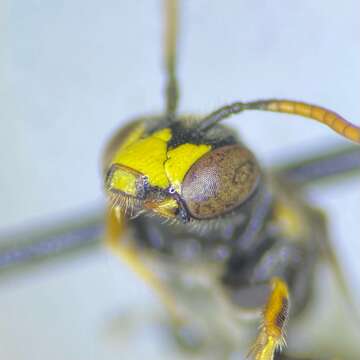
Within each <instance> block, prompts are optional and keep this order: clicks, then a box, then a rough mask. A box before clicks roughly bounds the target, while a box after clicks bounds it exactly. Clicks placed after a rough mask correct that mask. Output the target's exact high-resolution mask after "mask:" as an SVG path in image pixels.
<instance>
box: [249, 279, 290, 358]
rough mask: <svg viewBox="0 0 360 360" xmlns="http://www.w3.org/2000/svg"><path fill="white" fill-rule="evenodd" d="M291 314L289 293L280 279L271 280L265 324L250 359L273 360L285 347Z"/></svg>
mask: <svg viewBox="0 0 360 360" xmlns="http://www.w3.org/2000/svg"><path fill="white" fill-rule="evenodd" d="M288 314H289V291H288V287H287V285H286V283H285V282H284V281H283V280H281V279H280V278H273V279H272V280H271V293H270V296H269V298H268V301H267V303H266V305H265V308H264V311H263V322H262V324H261V327H260V331H259V334H258V337H257V339H256V341H255V344H254V345H253V347H252V349H251V351H250V354H249V357H250V358H251V359H254V360H273V359H274V354H275V351H276V350H277V349H278V348H281V347H282V346H284V345H285V337H284V335H285V331H284V328H285V325H286V321H287V318H288Z"/></svg>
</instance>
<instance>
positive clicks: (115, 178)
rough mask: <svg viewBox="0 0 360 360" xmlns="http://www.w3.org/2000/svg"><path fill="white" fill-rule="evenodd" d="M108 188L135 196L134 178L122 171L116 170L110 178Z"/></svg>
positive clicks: (132, 175)
mask: <svg viewBox="0 0 360 360" xmlns="http://www.w3.org/2000/svg"><path fill="white" fill-rule="evenodd" d="M110 187H111V188H112V189H115V190H119V191H122V192H124V193H125V194H128V195H131V196H136V177H135V175H134V174H131V173H130V172H128V171H126V170H124V169H116V170H115V171H114V172H113V174H112V176H111V181H110Z"/></svg>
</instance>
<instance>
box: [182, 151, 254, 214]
mask: <svg viewBox="0 0 360 360" xmlns="http://www.w3.org/2000/svg"><path fill="white" fill-rule="evenodd" d="M259 179H260V170H259V166H258V164H257V162H256V160H255V158H254V156H253V155H252V154H251V153H250V151H248V150H247V149H245V148H243V147H241V146H240V145H228V146H224V147H221V148H218V149H215V150H213V151H211V152H209V153H207V154H206V155H204V156H203V157H201V158H200V159H199V160H198V161H197V162H196V163H195V164H194V165H193V166H192V167H191V168H190V170H189V171H188V173H187V174H186V176H185V179H184V181H183V184H182V198H183V200H184V201H185V203H186V206H187V208H188V210H189V212H190V213H191V215H192V216H193V217H194V218H196V219H212V218H215V217H217V216H220V215H222V214H225V213H227V212H229V211H231V210H233V209H235V208H236V207H238V206H239V205H240V204H242V203H243V202H244V201H245V200H247V199H248V198H249V197H250V195H251V194H252V193H253V192H254V190H255V189H256V187H257V185H258V183H259Z"/></svg>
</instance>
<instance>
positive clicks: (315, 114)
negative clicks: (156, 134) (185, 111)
mask: <svg viewBox="0 0 360 360" xmlns="http://www.w3.org/2000/svg"><path fill="white" fill-rule="evenodd" d="M245 110H261V111H272V112H278V113H286V114H293V115H300V116H303V117H306V118H309V119H313V120H316V121H318V122H320V123H322V124H325V125H327V126H328V127H330V128H331V129H332V130H334V131H336V132H337V133H338V134H340V135H342V136H343V137H344V138H346V139H348V140H351V141H354V142H356V143H358V144H360V128H359V127H358V126H356V125H354V124H352V123H350V122H349V121H347V120H345V119H344V118H343V117H342V116H340V115H339V114H337V113H335V112H333V111H331V110H327V109H325V108H323V107H320V106H317V105H311V104H306V103H303V102H298V101H292V100H274V99H270V100H259V101H253V102H248V103H242V102H236V103H233V104H230V105H226V106H224V107H222V108H220V109H218V110H216V111H214V112H212V113H211V114H210V115H208V116H206V117H205V118H204V119H203V120H202V121H201V123H200V125H199V127H200V130H207V129H209V128H210V127H212V126H213V125H214V124H216V123H218V122H219V121H222V120H224V119H227V118H228V117H230V116H232V115H235V114H239V113H241V112H243V111H245Z"/></svg>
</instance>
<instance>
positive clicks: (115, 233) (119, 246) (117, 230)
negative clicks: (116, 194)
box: [105, 208, 183, 326]
mask: <svg viewBox="0 0 360 360" xmlns="http://www.w3.org/2000/svg"><path fill="white" fill-rule="evenodd" d="M125 225H126V224H125V217H124V214H123V213H122V212H121V211H119V209H118V208H113V209H109V210H108V212H107V215H106V230H105V242H106V245H107V246H108V248H109V249H110V250H111V252H113V253H114V254H115V255H116V256H117V257H119V258H120V259H121V260H122V261H123V262H124V263H125V264H126V265H127V266H129V268H130V269H132V270H133V271H134V272H135V273H136V274H137V275H138V276H139V277H140V278H141V279H142V280H143V281H144V282H145V283H146V284H148V285H149V286H150V287H151V288H152V289H153V290H155V292H156V293H157V294H158V296H159V298H160V299H161V301H162V303H163V304H164V305H165V307H166V308H167V310H168V312H169V315H170V317H171V320H172V321H173V323H174V325H176V326H180V325H182V323H183V320H182V317H181V316H180V314H179V311H178V308H177V306H176V303H175V299H174V298H173V296H172V294H171V293H169V291H167V289H166V288H165V287H164V286H163V284H162V283H161V281H160V280H159V279H158V278H157V277H156V275H155V274H154V273H152V272H151V271H150V270H149V269H148V268H147V267H146V266H145V265H144V264H143V262H142V261H141V259H140V258H139V256H138V253H137V250H136V248H135V247H134V246H131V245H129V244H124V242H123V241H122V237H123V235H124V233H125Z"/></svg>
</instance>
